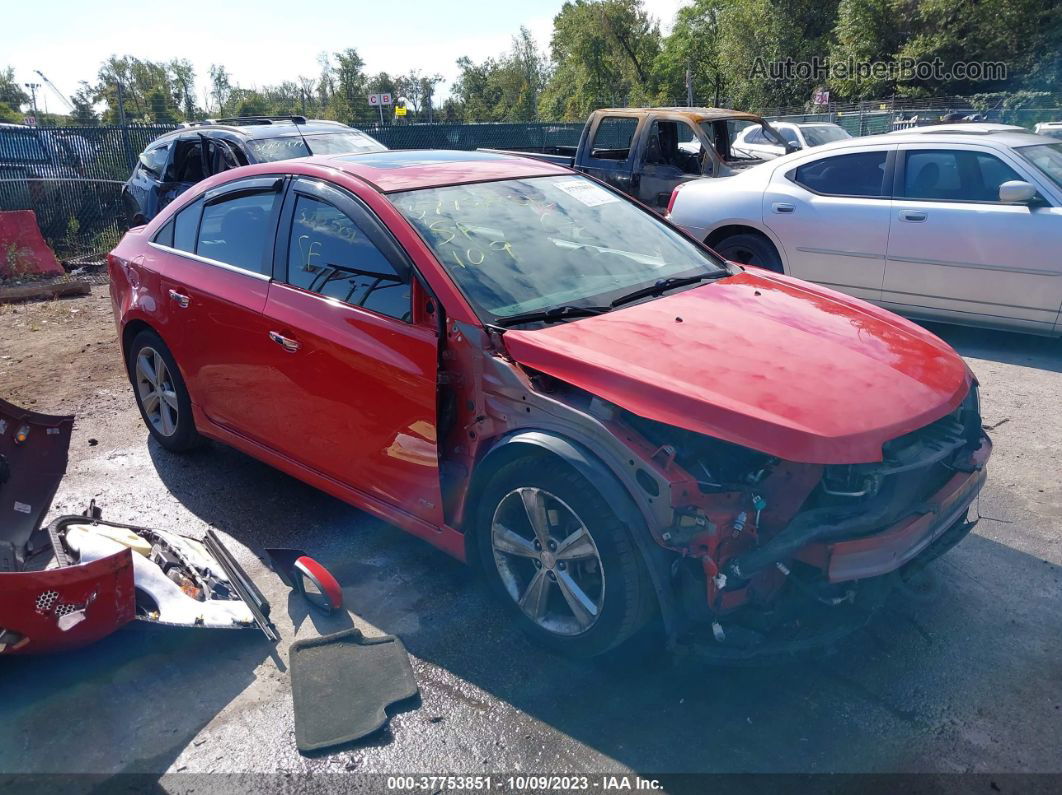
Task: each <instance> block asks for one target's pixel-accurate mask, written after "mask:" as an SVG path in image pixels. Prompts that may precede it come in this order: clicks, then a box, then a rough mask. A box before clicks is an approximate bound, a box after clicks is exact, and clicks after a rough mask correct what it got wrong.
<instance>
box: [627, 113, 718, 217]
mask: <svg viewBox="0 0 1062 795" xmlns="http://www.w3.org/2000/svg"><path fill="white" fill-rule="evenodd" d="M648 129H649V131H648V138H647V139H646V143H645V146H643V147H641V150H642V154H641V162H640V164H639V166H638V171H639V172H640V175H641V178H640V179H639V180H638V189H637V193H636V198H637V199H638V200H639V201H641V202H642V203H643V204H646V205H648V206H649V207H652V208H653V209H654V210H656V211H657V212H661V213H662V212H664V210H665V209H666V208H667V203H668V200H669V199H670V198H671V193H672V192H673V191H674V190H675V187H676V186H678V185H679V184H681V183H683V182H689V181H690V180H692V179H698V178H700V177H701V175H702V174H701V164H702V162H703V161H704V160H705V153H704V147H703V145H702V144H701V141H700V139H699V138H698V136H697V132H696V130H694V129H693V126H692V125H691V124H690V123H689V122H687V121H685V120H683V119H667V118H653V120H652V122H651V123H650V125H649V128H648ZM709 162H710V161H709Z"/></svg>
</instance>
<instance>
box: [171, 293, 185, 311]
mask: <svg viewBox="0 0 1062 795" xmlns="http://www.w3.org/2000/svg"><path fill="white" fill-rule="evenodd" d="M170 300H171V301H176V302H177V306H179V307H180V308H181V309H187V308H188V296H187V295H182V294H181V293H179V292H177V291H176V290H170Z"/></svg>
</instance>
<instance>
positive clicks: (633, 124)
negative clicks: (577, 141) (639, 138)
mask: <svg viewBox="0 0 1062 795" xmlns="http://www.w3.org/2000/svg"><path fill="white" fill-rule="evenodd" d="M637 129H638V120H637V119H631V118H627V117H625V116H606V117H605V118H603V119H602V120H601V121H600V123H599V124H598V125H597V129H596V130H595V131H594V140H593V142H592V143H591V144H590V156H591V157H596V158H598V159H599V160H619V161H623V160H626V159H627V158H628V157H630V154H631V140H632V139H633V138H634V132H635V130H637Z"/></svg>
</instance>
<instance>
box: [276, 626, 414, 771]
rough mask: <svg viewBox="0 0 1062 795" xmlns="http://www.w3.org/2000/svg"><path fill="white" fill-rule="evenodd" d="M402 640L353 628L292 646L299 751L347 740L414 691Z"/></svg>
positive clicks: (371, 727)
mask: <svg viewBox="0 0 1062 795" xmlns="http://www.w3.org/2000/svg"><path fill="white" fill-rule="evenodd" d="M417 692H418V690H417V680H416V679H415V678H414V677H413V667H412V666H411V665H410V663H409V654H408V653H407V652H406V647H405V646H404V645H402V641H400V640H399V639H398V638H396V637H394V636H391V635H385V636H383V637H379V638H366V637H365V636H364V635H362V634H361V632H360V631H359V630H357V629H355V628H352V629H348V630H344V631H343V632H337V633H336V634H335V635H327V636H325V637H323V638H311V639H308V640H300V641H298V642H297V643H293V644H292V646H291V694H292V699H293V700H294V703H295V742H296V744H297V745H298V747H299V750H300V751H302V752H306V751H316V750H319V749H321V748H328V747H329V746H333V745H339V744H341V743H347V742H351V741H352V740H357V739H360V738H362V737H365V736H366V735H368V734H372V733H373V732H374V731H376V730H377V729H379V728H380V727H381V726H383V725H384V724H385V723H386V722H387V712H386V709H387V707H388V706H389V705H391V704H394V703H395V702H397V701H403V700H405V699H407V698H412V697H413V696H415V695H416V694H417Z"/></svg>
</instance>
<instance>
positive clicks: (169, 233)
mask: <svg viewBox="0 0 1062 795" xmlns="http://www.w3.org/2000/svg"><path fill="white" fill-rule="evenodd" d="M175 223H176V222H175V221H174V219H172V218H171V219H170V220H169V221H167V222H166V225H165V226H163V227H162V229H160V230H159V231H158V232H156V233H155V240H154V242H156V243H158V244H159V245H160V246H169V247H170V248H173V226H174V224H175Z"/></svg>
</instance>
